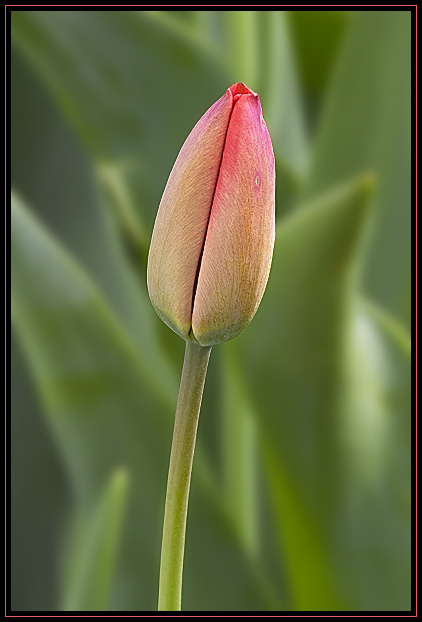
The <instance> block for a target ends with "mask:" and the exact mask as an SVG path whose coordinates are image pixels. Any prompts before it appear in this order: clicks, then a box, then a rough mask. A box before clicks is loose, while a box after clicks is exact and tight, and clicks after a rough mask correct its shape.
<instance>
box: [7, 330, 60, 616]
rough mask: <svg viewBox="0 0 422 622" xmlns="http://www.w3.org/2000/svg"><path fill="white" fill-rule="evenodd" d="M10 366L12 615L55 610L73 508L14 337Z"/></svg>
mask: <svg viewBox="0 0 422 622" xmlns="http://www.w3.org/2000/svg"><path fill="white" fill-rule="evenodd" d="M9 365H10V367H9V369H10V378H11V387H10V403H11V409H10V410H11V414H10V427H9V429H10V437H11V444H10V451H9V456H10V504H9V507H10V522H9V525H10V546H11V550H12V555H11V560H10V579H9V585H10V589H11V595H10V598H11V609H12V611H14V612H17V611H28V612H31V611H40V610H41V611H42V610H48V611H51V610H57V608H58V606H59V603H58V593H59V578H58V573H57V550H58V548H59V547H60V544H61V539H62V537H63V522H64V519H65V517H66V516H67V515H68V514H69V510H70V508H71V499H70V494H69V485H68V479H67V476H66V473H65V471H64V468H63V464H62V460H61V457H60V455H59V451H58V449H57V447H56V446H55V445H54V443H53V442H52V439H51V433H50V430H49V428H48V426H47V424H46V421H45V420H44V417H43V411H42V405H41V404H40V399H39V396H38V395H37V390H36V387H35V386H34V383H33V382H31V377H30V375H29V370H28V365H27V362H26V360H25V358H24V356H23V352H22V349H21V348H20V347H19V343H18V341H17V339H16V335H15V334H14V332H13V331H12V335H11V356H10V362H9ZM40 568H42V572H40Z"/></svg>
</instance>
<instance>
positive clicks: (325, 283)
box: [10, 10, 411, 611]
mask: <svg viewBox="0 0 422 622" xmlns="http://www.w3.org/2000/svg"><path fill="white" fill-rule="evenodd" d="M11 25H12V51H11V79H12V82H11V103H10V118H11V133H12V142H11V178H12V205H11V257H12V258H11V268H12V274H11V296H12V326H13V332H12V351H11V376H12V387H11V402H12V418H11V435H12V448H11V480H12V481H11V522H10V526H11V542H12V567H11V591H12V609H13V610H15V611H18V610H22V611H25V610H42V609H46V610H57V609H62V610H63V609H65V610H122V611H125V610H135V611H136V610H137V611H147V610H154V609H156V603H157V596H158V569H159V557H160V545H161V529H162V521H163V511H164V498H165V486H166V477H167V467H168V460H169V453H170V443H171V435H172V425H173V416H174V410H175V404H176V398H177V390H178V382H179V378H180V371H181V366H182V360H183V345H184V344H183V342H182V340H181V339H179V338H178V337H177V336H176V335H175V334H173V333H172V332H171V331H170V330H169V329H168V328H167V327H166V326H165V325H164V324H162V323H161V321H160V320H159V318H158V317H157V316H156V315H155V313H154V311H153V309H152V307H151V305H150V303H149V299H148V294H147V289H146V257H147V252H148V245H149V240H150V236H151V231H152V227H153V223H154V218H155V214H156V212H157V208H158V204H159V200H160V197H161V193H162V191H163V188H164V185H165V183H166V180H167V177H168V174H169V172H170V170H171V167H172V164H173V162H174V160H175V158H176V156H177V153H178V151H179V149H180V147H181V145H182V143H183V141H184V140H185V138H186V136H187V135H188V133H189V132H190V130H191V129H192V127H193V125H194V124H195V123H196V121H197V120H198V119H199V118H200V116H201V115H202V114H203V113H204V112H205V111H206V110H207V109H208V108H209V107H210V105H211V104H212V103H214V101H216V100H217V99H218V98H219V97H221V96H222V94H223V93H224V91H225V89H226V88H228V87H229V86H230V85H231V84H232V83H234V82H239V81H242V82H245V83H246V84H247V85H248V86H249V87H250V88H251V89H253V90H255V91H256V92H258V93H259V95H260V98H261V102H262V107H263V111H264V116H265V119H266V122H267V125H268V128H269V131H270V134H271V137H272V141H273V146H274V152H275V156H276V172H277V204H276V209H277V235H276V246H275V252H274V259H273V266H272V270H271V275H270V279H269V282H268V286H267V290H266V293H265V295H264V298H263V301H262V303H261V306H260V308H259V310H258V313H257V315H256V317H255V318H254V320H253V321H252V323H251V325H250V326H249V327H248V328H247V330H246V331H245V332H244V333H242V334H241V335H240V336H239V337H238V338H236V339H235V340H233V341H232V342H230V343H227V344H223V345H221V346H216V347H215V348H214V349H213V352H212V355H211V362H210V367H209V373H208V378H207V382H206V387H205V394H204V401H203V407H202V412H201V417H200V423H199V432H198V446H197V453H196V456H195V463H194V469H193V478H192V488H191V500H190V511H189V516H188V525H187V542H186V555H185V571H184V590H183V609H185V610H192V611H194V610H198V611H225V610H227V611H259V610H262V611H266V610H275V611H286V610H287V611H288V610H293V611H323V610H340V611H362V610H370V611H376V610H399V611H404V610H409V609H410V606H411V603H410V554H411V540H410V485H411V484H410V450H411V446H410V336H409V331H410V319H411V318H410V314H411V298H410V294H411V292H410V283H411V281H410V278H411V277H410V267H411V264H410V256H411V248H410V218H411V203H410V202H411V159H410V158H411V144H410V143H411V133H410V132H411V115H410V112H411V86H410V81H411V13H410V12H409V11H376V12H370V11H365V12H362V13H359V12H350V11H315V12H314V11H303V10H302V11H291V12H282V11H274V12H272V11H233V12H232V11H174V12H173V11H152V12H149V11H141V12H132V11H117V12H108V11H57V12H56V11H13V12H12V15H11Z"/></svg>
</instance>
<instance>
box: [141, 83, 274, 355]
mask: <svg viewBox="0 0 422 622" xmlns="http://www.w3.org/2000/svg"><path fill="white" fill-rule="evenodd" d="M274 236H275V166H274V154H273V149H272V145H271V139H270V136H269V134H268V130H267V126H266V125H265V121H264V119H263V116H262V110H261V104H260V101H259V97H258V95H256V93H253V92H252V91H251V90H250V89H249V88H248V87H247V86H245V85H244V84H240V83H239V84H234V85H233V86H231V87H230V88H229V89H227V91H226V93H225V95H223V97H222V98H221V99H219V100H218V101H217V102H215V104H214V105H213V106H211V108H209V110H208V111H207V112H206V113H205V114H204V116H203V117H202V118H201V119H200V120H199V121H198V123H197V124H196V125H195V127H194V128H193V130H192V132H191V133H190V134H189V136H188V138H187V139H186V141H185V143H184V145H183V147H182V148H181V150H180V153H179V155H178V157H177V160H176V162H175V164H174V166H173V169H172V171H171V173H170V177H169V179H168V182H167V185H166V187H165V190H164V193H163V196H162V199H161V203H160V207H159V210H158V214H157V218H156V221H155V225H154V231H153V234H152V240H151V247H150V251H149V257H148V276H147V280H148V291H149V295H150V298H151V302H152V304H153V306H154V308H155V310H156V311H157V313H158V315H159V316H160V317H161V319H162V320H163V321H164V322H165V323H166V324H167V325H168V326H170V328H172V329H173V330H174V331H175V332H176V333H178V334H179V335H180V336H181V337H183V338H184V339H186V340H194V341H197V342H198V343H200V344H201V345H204V346H209V345H213V344H216V343H221V342H223V341H228V340H229V339H232V338H233V337H236V335H238V334H239V333H240V332H241V331H242V330H243V329H244V328H245V327H246V326H247V325H248V324H249V322H250V321H251V319H252V318H253V316H254V315H255V313H256V310H257V308H258V306H259V303H260V301H261V298H262V295H263V293H264V290H265V286H266V283H267V280H268V275H269V271H270V266H271V259H272V253H273V247H274Z"/></svg>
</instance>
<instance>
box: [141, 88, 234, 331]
mask: <svg viewBox="0 0 422 622" xmlns="http://www.w3.org/2000/svg"><path fill="white" fill-rule="evenodd" d="M232 105H233V94H232V92H231V91H230V89H228V90H227V91H226V93H225V94H224V95H223V97H221V98H220V99H219V100H218V101H217V102H215V104H213V106H211V108H209V110H207V112H206V113H205V114H204V116H203V117H202V118H201V119H200V120H199V121H198V123H197V124H196V125H195V127H194V128H193V130H192V132H191V133H190V134H189V136H188V138H187V139H186V141H185V143H184V145H183V147H182V149H181V150H180V153H179V155H178V157H177V160H176V162H175V164H174V166H173V169H172V171H171V173H170V177H169V179H168V182H167V185H166V188H165V190H164V193H163V196H162V199H161V203H160V206H159V210H158V214H157V218H156V221H155V225H154V231H153V234H152V240H151V246H150V250H149V256H148V270H147V281H148V291H149V295H150V298H151V302H152V304H153V306H154V308H155V310H156V311H157V313H158V315H159V316H160V317H161V319H162V320H163V321H164V322H165V323H166V324H167V325H168V326H170V328H172V329H173V330H174V331H176V332H177V333H178V334H179V335H180V336H181V337H183V338H184V339H187V338H190V337H189V331H190V329H191V325H192V324H191V323H192V307H193V293H194V288H195V284H196V279H197V270H198V265H199V263H200V257H201V253H202V249H203V245H204V239H205V235H206V230H207V225H208V220H209V216H210V210H211V205H212V202H213V198H214V193H215V189H216V183H217V178H218V174H219V169H220V164H221V158H222V153H223V147H224V143H225V139H226V133H227V127H228V123H229V119H230V114H231V111H232Z"/></svg>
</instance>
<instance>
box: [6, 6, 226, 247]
mask: <svg viewBox="0 0 422 622" xmlns="http://www.w3.org/2000/svg"><path fill="white" fill-rule="evenodd" d="M179 25H180V27H179ZM12 34H13V40H14V42H16V43H17V44H18V46H19V48H20V49H21V50H22V51H23V52H24V53H25V55H26V56H27V58H28V60H29V61H30V62H31V63H32V64H33V65H34V66H35V67H36V68H37V70H38V71H39V73H40V75H41V76H42V77H43V79H44V80H45V82H46V84H47V85H48V87H49V89H50V90H51V92H52V93H53V95H54V98H55V99H56V101H57V102H58V104H59V106H60V107H61V109H62V111H63V112H64V114H65V115H66V116H67V118H68V119H69V120H70V122H71V123H72V125H73V127H74V128H75V129H76V131H77V132H78V134H79V135H80V136H81V138H82V140H83V142H84V143H85V145H86V146H87V148H88V150H89V151H90V153H91V154H92V156H93V157H94V159H95V161H96V162H97V164H99V165H101V166H104V165H106V166H107V169H108V170H110V169H112V168H113V167H115V170H114V178H115V177H116V176H117V175H120V176H122V177H123V180H124V181H123V183H124V184H125V186H127V188H128V195H127V201H128V204H129V205H130V208H129V209H131V210H132V211H134V212H135V213H136V214H137V217H138V219H139V227H138V228H139V231H140V232H142V234H141V235H142V240H143V242H142V243H143V250H144V252H146V249H147V246H148V242H149V233H150V231H151V230H152V225H153V221H154V218H155V214H156V210H157V206H158V204H159V200H160V197H161V193H162V191H163V189H164V186H165V182H166V180H167V177H168V174H169V172H170V170H171V167H172V165H173V162H174V160H175V158H176V155H177V153H178V151H179V149H180V147H181V146H182V144H183V141H184V140H185V138H186V136H187V135H188V133H189V132H190V130H191V129H192V127H193V125H194V123H196V121H197V120H198V119H199V118H200V116H201V115H202V114H203V113H204V112H205V110H207V108H209V106H210V105H211V104H212V103H213V102H214V101H215V100H216V99H218V98H219V97H221V95H222V94H223V93H224V91H225V89H226V88H227V87H228V86H229V84H228V82H229V78H228V75H227V72H226V71H225V67H224V65H222V63H221V59H220V57H219V55H218V54H214V53H213V48H212V46H207V45H206V43H204V42H202V40H201V39H200V38H199V37H195V36H194V34H192V32H191V29H189V28H185V27H183V24H182V23H181V22H179V21H176V20H174V19H171V16H167V18H166V14H164V13H163V14H162V15H161V14H160V12H158V13H155V12H152V13H149V12H145V11H144V12H132V11H116V12H108V11H80V12H78V11H32V12H31V11H28V12H24V11H14V12H12Z"/></svg>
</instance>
